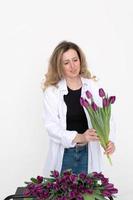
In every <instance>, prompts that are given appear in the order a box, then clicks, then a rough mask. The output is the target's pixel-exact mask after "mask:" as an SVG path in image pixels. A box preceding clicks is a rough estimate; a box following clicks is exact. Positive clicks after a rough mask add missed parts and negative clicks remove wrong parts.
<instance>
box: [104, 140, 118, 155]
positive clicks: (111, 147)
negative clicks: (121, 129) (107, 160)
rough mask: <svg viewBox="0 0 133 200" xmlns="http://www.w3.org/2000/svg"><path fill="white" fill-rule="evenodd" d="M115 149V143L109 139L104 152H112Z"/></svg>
mask: <svg viewBox="0 0 133 200" xmlns="http://www.w3.org/2000/svg"><path fill="white" fill-rule="evenodd" d="M114 151H115V145H114V143H113V142H111V141H109V143H108V145H107V148H106V150H105V152H104V153H105V154H112V153H114Z"/></svg>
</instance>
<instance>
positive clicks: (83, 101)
mask: <svg viewBox="0 0 133 200" xmlns="http://www.w3.org/2000/svg"><path fill="white" fill-rule="evenodd" d="M80 104H81V106H84V107H85V108H88V107H89V105H90V104H89V102H88V101H87V99H84V98H83V97H80Z"/></svg>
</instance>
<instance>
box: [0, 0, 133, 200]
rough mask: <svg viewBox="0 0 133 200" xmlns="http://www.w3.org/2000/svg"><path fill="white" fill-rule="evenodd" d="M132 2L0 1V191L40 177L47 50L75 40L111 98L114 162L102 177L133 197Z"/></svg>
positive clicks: (44, 143) (122, 194)
mask: <svg viewBox="0 0 133 200" xmlns="http://www.w3.org/2000/svg"><path fill="white" fill-rule="evenodd" d="M132 36H133V5H132V1H130V0H111V1H110V0H93V1H91V0H82V1H81V0H78V1H77V0H67V1H65V0H64V1H63V0H56V1H54V0H53V1H52V0H48V1H45V0H22V1H21V0H12V1H10V0H5V1H4V0H3V1H0V136H1V137H0V195H1V197H0V198H1V199H3V198H4V197H6V196H7V195H9V194H12V193H14V192H15V190H16V188H17V187H18V186H23V185H24V181H29V179H30V177H32V176H37V175H42V174H43V167H44V162H45V159H46V152H47V148H48V137H47V133H46V131H45V128H44V125H43V121H42V90H41V81H42V79H43V75H44V73H45V71H46V70H47V63H48V59H49V56H50V55H51V53H52V50H53V48H54V47H55V46H56V45H57V44H58V43H59V42H60V41H62V40H70V41H72V42H76V43H77V44H78V45H79V46H80V47H81V48H82V49H83V50H84V52H85V54H86V56H87V60H88V64H89V66H90V69H91V71H92V72H93V74H95V75H96V76H97V77H98V78H99V79H100V80H101V81H102V82H103V84H104V85H105V87H107V88H108V89H109V91H110V94H112V95H116V97H117V101H116V103H115V104H114V105H113V110H114V116H115V120H116V125H117V137H116V138H117V139H116V146H117V149H116V152H115V154H114V155H113V157H112V159H113V166H112V167H111V166H109V164H108V162H105V167H104V171H103V172H104V174H105V175H106V176H107V177H109V178H110V182H112V183H114V184H115V186H116V187H117V188H118V189H119V195H118V199H119V200H125V199H126V200H131V199H132V198H133V197H132V196H133V187H132V185H133V171H132V168H133V159H132V152H131V151H132V149H131V147H132V141H133V136H132V135H133V133H132V116H131V114H132V90H131V85H132V84H133V83H132V82H133V81H132V73H131V69H132V67H133V59H132V52H133V37H132Z"/></svg>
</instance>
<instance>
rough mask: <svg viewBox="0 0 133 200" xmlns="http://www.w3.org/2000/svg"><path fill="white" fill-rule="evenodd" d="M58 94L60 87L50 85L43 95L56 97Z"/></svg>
mask: <svg viewBox="0 0 133 200" xmlns="http://www.w3.org/2000/svg"><path fill="white" fill-rule="evenodd" d="M57 93H58V87H56V86H54V85H50V86H48V87H47V88H45V89H44V90H43V95H44V96H55V95H57Z"/></svg>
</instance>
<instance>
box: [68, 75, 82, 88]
mask: <svg viewBox="0 0 133 200" xmlns="http://www.w3.org/2000/svg"><path fill="white" fill-rule="evenodd" d="M66 82H67V86H68V87H69V88H70V89H72V90H77V89H79V88H81V86H82V82H81V78H80V77H76V78H66Z"/></svg>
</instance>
